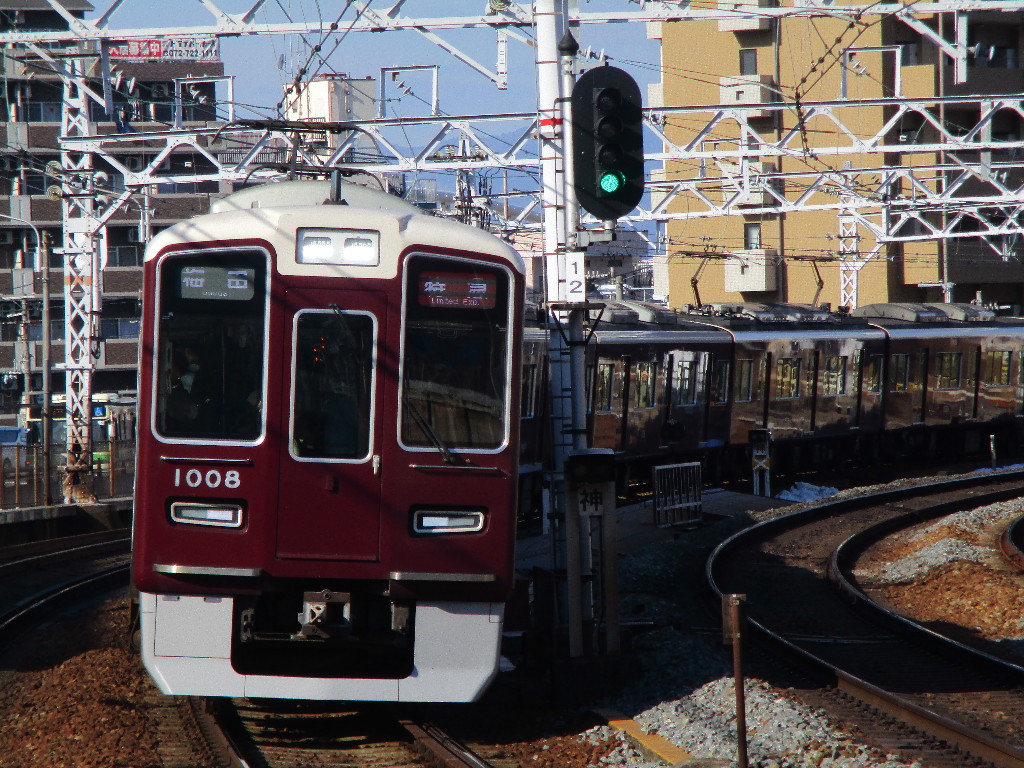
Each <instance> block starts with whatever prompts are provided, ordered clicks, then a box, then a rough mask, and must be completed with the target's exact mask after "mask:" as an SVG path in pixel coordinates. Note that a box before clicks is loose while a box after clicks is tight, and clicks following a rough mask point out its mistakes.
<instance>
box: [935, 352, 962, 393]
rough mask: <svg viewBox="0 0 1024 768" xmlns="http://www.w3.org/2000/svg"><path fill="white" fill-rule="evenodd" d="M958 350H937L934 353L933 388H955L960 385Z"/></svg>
mask: <svg viewBox="0 0 1024 768" xmlns="http://www.w3.org/2000/svg"><path fill="white" fill-rule="evenodd" d="M962 357H963V355H962V354H961V353H960V352H939V353H938V354H937V355H935V388H936V389H956V388H957V387H959V386H960V361H961V358H962Z"/></svg>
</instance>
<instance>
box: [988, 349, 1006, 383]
mask: <svg viewBox="0 0 1024 768" xmlns="http://www.w3.org/2000/svg"><path fill="white" fill-rule="evenodd" d="M1012 359H1013V353H1012V352H1004V351H1001V350H990V351H988V352H986V353H985V361H984V365H985V384H987V385H988V386H990V387H1005V386H1006V385H1008V384H1009V383H1010V381H1011V378H1010V367H1011V365H1012Z"/></svg>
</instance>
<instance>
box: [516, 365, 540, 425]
mask: <svg viewBox="0 0 1024 768" xmlns="http://www.w3.org/2000/svg"><path fill="white" fill-rule="evenodd" d="M536 405H537V364H536V363H526V364H524V365H523V390H522V396H521V397H520V402H519V407H520V410H521V413H520V415H521V416H522V417H523V418H524V419H532V418H533V412H534V408H535V407H536Z"/></svg>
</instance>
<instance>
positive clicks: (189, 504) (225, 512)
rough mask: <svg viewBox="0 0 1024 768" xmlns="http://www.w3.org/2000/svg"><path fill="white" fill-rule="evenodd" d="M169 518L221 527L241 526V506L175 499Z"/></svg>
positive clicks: (181, 521) (180, 521)
mask: <svg viewBox="0 0 1024 768" xmlns="http://www.w3.org/2000/svg"><path fill="white" fill-rule="evenodd" d="M171 520H173V521H174V522H176V523H189V524H191V525H216V526H219V527H221V528H241V527H242V507H241V506H240V505H238V504H202V503H199V502H194V501H176V502H174V503H173V504H171Z"/></svg>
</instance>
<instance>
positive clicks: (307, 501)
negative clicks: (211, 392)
mask: <svg viewBox="0 0 1024 768" xmlns="http://www.w3.org/2000/svg"><path fill="white" fill-rule="evenodd" d="M285 305H286V322H285V327H284V328H283V329H282V333H283V334H284V335H285V339H284V341H285V344H284V347H285V349H288V350H289V353H288V355H287V360H286V365H285V366H284V371H283V372H282V375H283V378H284V381H283V387H284V388H283V391H284V393H285V396H284V398H283V400H284V403H283V406H282V407H283V408H285V409H286V413H285V414H284V415H285V418H284V419H283V421H282V423H285V424H287V425H288V432H287V434H285V435H282V436H281V438H282V439H283V440H286V441H287V443H288V445H287V448H288V450H287V451H282V455H283V458H282V460H281V461H282V465H281V483H280V491H279V493H280V498H279V500H278V509H279V510H280V514H279V518H278V533H277V554H278V556H279V557H282V558H304V559H322V560H376V559H377V558H378V553H379V541H380V489H381V477H380V458H379V457H380V442H381V441H380V425H381V422H382V413H381V397H380V392H381V387H382V386H383V384H382V382H383V378H384V377H383V376H382V375H381V371H380V367H381V362H382V358H381V354H380V353H381V339H382V338H384V330H385V329H384V322H385V317H386V314H385V309H386V306H387V304H386V298H385V297H384V295H383V294H381V293H377V292H373V291H365V290H361V291H336V290H324V289H293V290H289V291H287V292H286V294H285Z"/></svg>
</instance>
